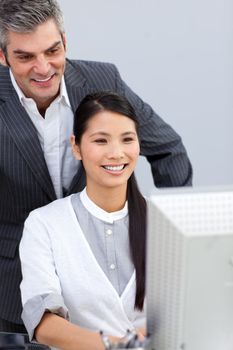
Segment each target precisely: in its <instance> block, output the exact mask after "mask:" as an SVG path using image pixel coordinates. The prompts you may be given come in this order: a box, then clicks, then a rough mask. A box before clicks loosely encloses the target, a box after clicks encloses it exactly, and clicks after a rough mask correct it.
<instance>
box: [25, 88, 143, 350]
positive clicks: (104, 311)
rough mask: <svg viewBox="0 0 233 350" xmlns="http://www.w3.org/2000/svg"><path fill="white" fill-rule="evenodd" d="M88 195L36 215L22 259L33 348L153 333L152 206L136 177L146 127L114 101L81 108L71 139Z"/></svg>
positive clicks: (101, 96)
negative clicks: (149, 295) (149, 320)
mask: <svg viewBox="0 0 233 350" xmlns="http://www.w3.org/2000/svg"><path fill="white" fill-rule="evenodd" d="M71 143H72V147H73V153H74V156H75V157H76V158H77V160H80V161H81V164H82V166H83V167H84V169H85V173H86V188H85V189H84V190H83V191H82V192H81V193H77V194H74V195H71V196H69V197H67V198H64V199H59V200H57V201H55V202H53V203H51V204H49V205H47V206H45V207H42V208H39V209H37V210H34V211H33V212H32V213H31V214H30V215H29V217H28V219H27V220H26V222H25V228H24V232H23V237H22V241H21V244H20V257H21V262H22V273H23V280H22V283H21V294H22V303H23V313H22V318H23V320H24V323H25V325H26V328H27V330H28V332H29V335H30V337H31V339H32V338H33V337H34V338H35V339H36V340H37V341H39V342H41V343H45V344H48V345H50V346H53V347H57V348H61V349H69V350H72V349H75V350H76V349H79V350H90V349H103V343H102V340H101V337H100V335H99V331H100V330H102V331H103V332H104V334H106V335H108V336H109V338H110V339H111V340H113V341H117V340H118V339H120V338H121V337H123V336H124V335H125V333H126V330H127V329H130V330H133V329H139V328H141V327H144V326H145V314H144V310H143V306H144V297H145V240H146V238H145V235H146V202H145V199H144V198H143V197H142V195H141V194H140V192H139V190H138V187H137V184H136V180H135V177H134V174H133V171H134V169H135V166H136V162H137V159H138V156H139V139H138V124H137V120H136V117H135V113H134V110H133V108H132V107H131V105H130V104H129V102H128V101H127V100H126V99H125V98H123V97H121V96H119V95H116V94H113V93H108V92H107V93H105V92H102V93H96V94H93V95H89V96H87V97H86V98H84V100H83V101H82V102H81V103H80V105H79V107H78V109H77V111H76V113H75V121H74V134H73V136H72V137H71Z"/></svg>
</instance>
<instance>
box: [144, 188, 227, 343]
mask: <svg viewBox="0 0 233 350" xmlns="http://www.w3.org/2000/svg"><path fill="white" fill-rule="evenodd" d="M148 211H149V213H148V238H147V282H146V296H147V329H148V332H149V334H150V336H151V340H150V342H149V345H148V348H149V350H232V349H233V188H230V189H229V188H217V189H173V190H160V191H155V193H153V194H152V195H151V197H150V199H149V210H148Z"/></svg>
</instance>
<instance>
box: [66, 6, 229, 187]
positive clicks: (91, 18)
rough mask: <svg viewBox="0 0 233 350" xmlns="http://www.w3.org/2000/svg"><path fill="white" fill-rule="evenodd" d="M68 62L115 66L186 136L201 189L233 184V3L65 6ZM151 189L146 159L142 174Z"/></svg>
mask: <svg viewBox="0 0 233 350" xmlns="http://www.w3.org/2000/svg"><path fill="white" fill-rule="evenodd" d="M59 3H60V5H61V7H62V9H63V11H64V16H65V25H66V32H67V36H68V56H69V57H70V58H81V59H90V60H100V61H105V62H112V63H115V64H116V65H117V67H118V68H119V70H120V73H121V75H122V77H123V78H124V80H125V81H126V82H127V83H128V85H129V86H130V87H131V88H133V89H134V91H135V92H137V93H138V94H139V95H140V96H141V97H142V98H144V100H145V101H147V102H149V103H150V104H151V105H152V107H153V108H154V109H155V110H156V112H157V113H158V114H159V115H160V116H161V117H162V118H163V119H164V120H166V121H167V122H168V123H169V124H171V125H172V126H173V127H174V128H175V129H176V131H177V132H178V133H179V134H180V135H181V136H182V138H183V142H184V144H185V146H186V148H187V151H188V154H189V157H190V159H191V162H192V164H193V168H194V184H195V185H201V186H205V185H228V184H232V183H233V139H232V130H233V1H232V0H191V1H188V0H144V1H142V0H115V1H114V0H98V1H93V0H92V1H90V0H85V1H78V0H59ZM137 175H138V179H139V183H140V186H141V188H142V190H143V192H144V193H145V194H148V193H149V192H150V189H151V188H152V187H153V183H152V178H151V175H150V170H149V166H147V162H146V161H144V158H143V159H142V160H140V163H139V167H138V169H137Z"/></svg>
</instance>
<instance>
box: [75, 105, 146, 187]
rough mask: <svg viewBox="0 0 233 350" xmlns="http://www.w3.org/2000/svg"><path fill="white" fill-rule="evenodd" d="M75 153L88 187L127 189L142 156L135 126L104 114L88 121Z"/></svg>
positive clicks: (107, 112) (118, 115) (110, 114)
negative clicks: (81, 164) (80, 161)
mask: <svg viewBox="0 0 233 350" xmlns="http://www.w3.org/2000/svg"><path fill="white" fill-rule="evenodd" d="M72 144H73V150H74V154H75V156H76V158H77V159H79V160H82V162H83V166H84V168H85V170H86V177H87V188H88V189H89V190H90V188H93V190H96V189H97V188H98V187H99V188H100V189H101V188H102V189H104V188H113V187H118V188H120V187H124V188H126V185H127V181H128V179H129V177H130V176H131V174H132V172H133V171H134V169H135V166H136V162H137V159H138V156H139V150H140V149H139V140H138V135H137V132H136V127H135V123H134V122H133V120H131V119H130V118H128V117H126V116H124V115H121V114H118V113H114V112H110V111H101V112H99V113H97V114H96V115H94V116H93V117H92V118H91V119H90V120H89V122H88V125H87V129H86V131H85V132H84V134H83V136H82V138H81V143H80V145H79V146H78V145H75V143H74V137H73V138H72Z"/></svg>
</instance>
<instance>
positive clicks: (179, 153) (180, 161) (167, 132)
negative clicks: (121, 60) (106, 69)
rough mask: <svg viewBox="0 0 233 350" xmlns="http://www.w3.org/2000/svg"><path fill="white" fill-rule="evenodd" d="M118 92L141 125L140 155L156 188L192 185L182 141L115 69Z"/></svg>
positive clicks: (190, 167) (187, 159)
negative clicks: (134, 112)
mask: <svg viewBox="0 0 233 350" xmlns="http://www.w3.org/2000/svg"><path fill="white" fill-rule="evenodd" d="M116 82H117V90H118V92H119V93H121V94H123V95H124V96H125V97H126V98H127V99H128V100H129V101H130V103H131V104H132V105H133V107H134V109H135V111H136V114H137V117H138V119H139V123H140V129H139V132H140V139H141V155H143V156H145V157H146V158H147V160H148V161H149V162H150V165H151V170H152V174H153V179H154V184H155V185H156V186H157V187H172V186H174V187H177V186H186V185H191V184H192V166H191V163H190V161H189V158H188V155H187V152H186V150H185V148H184V145H183V143H182V140H181V137H180V136H179V135H178V134H177V133H176V132H175V131H174V130H173V129H172V127H171V126H170V125H168V124H167V123H165V122H164V121H163V120H162V119H161V118H160V117H159V116H158V115H157V114H156V113H155V112H154V111H153V109H152V108H151V107H150V106H149V105H148V104H147V103H145V102H143V101H142V99H141V98H140V97H138V96H137V95H136V94H135V93H134V92H133V91H132V90H131V89H130V88H129V87H128V86H127V85H126V83H125V82H124V81H123V80H122V79H121V77H120V74H119V72H118V71H117V69H116Z"/></svg>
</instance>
